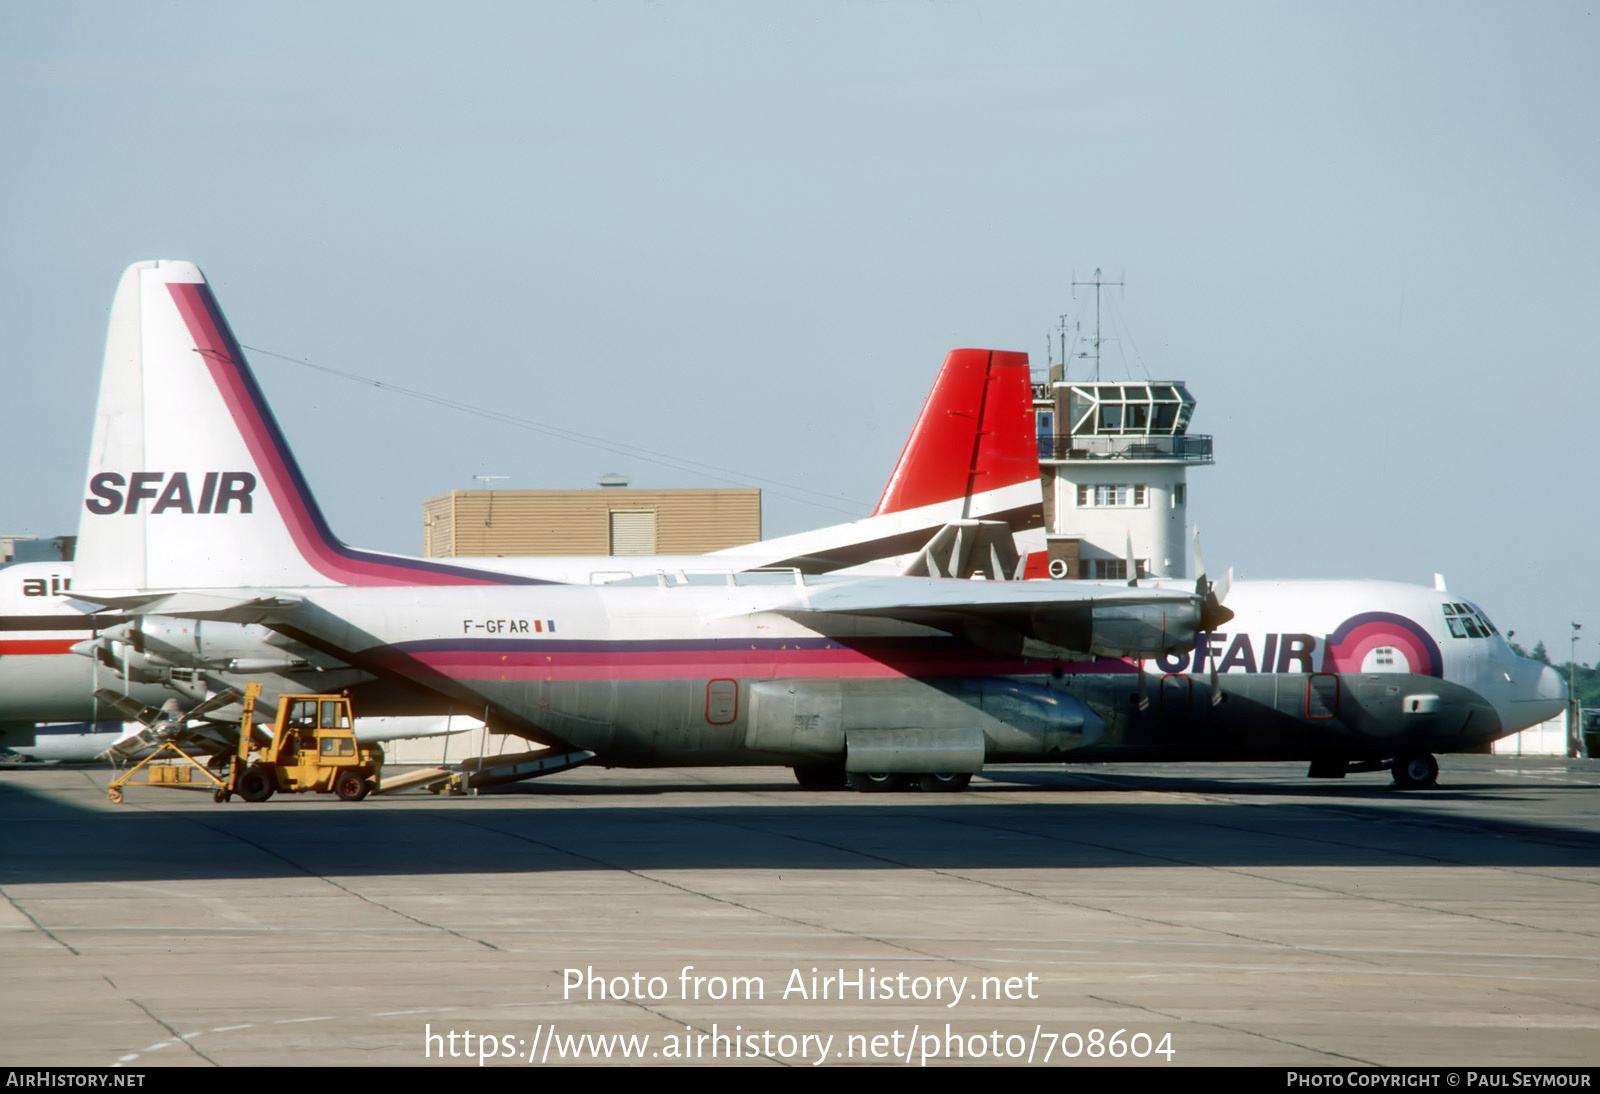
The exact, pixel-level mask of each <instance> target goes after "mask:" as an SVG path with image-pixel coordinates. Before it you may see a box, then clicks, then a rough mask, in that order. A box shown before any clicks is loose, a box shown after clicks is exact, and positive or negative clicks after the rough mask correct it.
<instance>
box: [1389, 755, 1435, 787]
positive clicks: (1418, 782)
mask: <svg viewBox="0 0 1600 1094" xmlns="http://www.w3.org/2000/svg"><path fill="white" fill-rule="evenodd" d="M1389 774H1390V776H1391V777H1392V778H1393V779H1394V784H1395V785H1396V786H1398V787H1399V788H1400V789H1401V790H1426V789H1428V788H1429V787H1432V786H1437V785H1438V783H1439V761H1438V760H1436V759H1434V758H1433V757H1432V756H1431V755H1429V754H1428V753H1426V752H1419V753H1417V754H1416V755H1414V756H1397V757H1395V761H1394V766H1393V767H1391V768H1390V769H1389Z"/></svg>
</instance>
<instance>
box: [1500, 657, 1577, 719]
mask: <svg viewBox="0 0 1600 1094" xmlns="http://www.w3.org/2000/svg"><path fill="white" fill-rule="evenodd" d="M1517 668H1518V670H1520V671H1517V673H1516V676H1517V680H1516V682H1517V684H1518V685H1519V686H1518V687H1516V689H1515V691H1514V692H1513V696H1514V697H1513V699H1512V701H1511V714H1512V720H1514V721H1515V722H1516V724H1517V725H1518V727H1519V728H1522V729H1526V728H1527V727H1529V726H1533V725H1538V724H1539V723H1540V722H1544V721H1548V720H1549V719H1551V718H1554V717H1556V716H1557V715H1558V714H1560V713H1561V712H1562V711H1563V710H1565V709H1566V708H1567V680H1566V677H1564V676H1562V675H1561V674H1560V673H1559V672H1557V671H1556V670H1555V669H1553V668H1551V667H1550V666H1549V665H1546V664H1544V663H1542V662H1539V661H1529V660H1527V659H1525V658H1523V659H1520V664H1519V665H1518V666H1517Z"/></svg>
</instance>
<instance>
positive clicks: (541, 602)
mask: <svg viewBox="0 0 1600 1094" xmlns="http://www.w3.org/2000/svg"><path fill="white" fill-rule="evenodd" d="M977 352H982V351H977ZM994 530H995V529H994V526H993V522H991V523H989V524H985V523H984V522H981V521H978V522H974V521H961V520H953V521H950V522H949V523H947V524H946V525H945V526H944V527H943V528H941V529H940V530H939V531H938V532H936V533H935V534H934V536H933V537H932V538H931V539H929V541H928V542H927V543H926V544H925V545H924V547H923V549H922V550H921V551H920V552H919V553H918V554H917V555H916V557H915V559H914V560H913V561H912V562H911V563H910V564H908V565H907V566H906V567H905V568H904V571H903V572H904V573H907V574H915V573H924V574H934V575H941V574H953V575H960V576H964V575H966V574H968V573H970V572H972V571H973V570H974V569H976V570H980V571H983V572H984V574H985V576H987V577H988V578H990V579H991V580H986V581H976V580H956V579H953V578H951V577H941V576H932V577H918V576H887V577H886V576H876V575H850V574H843V573H834V574H826V575H820V576H819V575H814V574H807V573H805V572H803V568H802V567H800V566H791V567H790V568H788V569H785V570H782V571H778V572H774V571H771V570H745V571H739V570H736V569H732V568H726V569H718V570H716V571H715V572H711V571H708V570H691V569H690V568H689V567H687V566H685V567H682V568H677V569H667V568H662V569H661V570H660V571H659V572H657V573H655V574H650V575H645V576H638V577H633V578H630V579H627V580H624V581H618V582H614V583H612V584H608V585H602V586H595V585H580V584H573V583H566V582H562V581H556V580H551V579H549V578H542V577H537V576H531V575H511V574H508V573H505V572H497V571H496V570H494V569H490V568H487V567H482V566H470V565H465V564H462V563H460V562H453V563H450V564H442V563H437V562H432V561H423V560H416V559H406V558H401V557H398V556H393V555H380V554H376V553H373V552H367V551H358V550H354V549H352V548H349V547H347V546H345V545H344V544H343V543H341V542H339V541H338V540H337V539H335V538H334V537H333V535H332V533H331V531H330V530H329V528H328V525H327V523H326V522H325V520H324V519H323V517H322V515H321V513H320V511H319V510H318V509H317V507H316V504H315V502H314V501H313V500H312V499H311V497H310V494H309V492H308V491H307V489H306V486H305V480H304V478H303V476H302V475H301V473H300V471H299V468H298V467H297V465H296V464H295V462H294V459H293V456H292V455H291V454H290V452H289V451H288V448H287V445H286V444H285V442H284V439H283V436H282V433H281V432H280V431H279V429H278V426H277V424H276V422H275V421H274V420H273V417H272V415H271V412H270V410H269V409H268V408H267V406H266V403H265V401H264V399H263V398H262V396H261V392H260V389H259V388H258V387H257V385H256V383H255V380H254V377H253V376H252V375H251V373H250V370H249V368H248V366H247V365H246V364H245V362H244V359H243V355H242V353H241V352H240V350H239V347H238V345H237V343H236V342H235V340H234V338H233V335H232V334H231V332H229V330H228V328H227V325H226V323H225V322H224V320H223V319H222V316H221V313H220V311H219V310H218V309H217V306H216V303H215V300H214V299H213V297H212V295H211V292H210V289H209V287H208V286H207V285H206V283H205V280H204V278H203V276H202V275H201V274H200V271H199V270H198V269H197V268H196V267H194V266H192V265H189V264H187V263H180V262H160V263H154V262H152V263H142V264H140V265H137V266H135V267H133V268H131V269H130V270H129V271H128V272H127V273H126V274H125V275H124V277H123V280H122V283H121V286H120V287H119V289H118V293H117V298H116V301H115V303H114V305H113V308H112V317H111V329H110V334H109V337H108V341H107V349H106V367H105V372H104V375H103V378H102V384H101V392H100V404H99V411H98V417H97V421H96V426H95V435H94V443H93V449H92V453H91V458H90V467H89V474H88V481H87V485H86V491H85V498H84V509H83V512H82V514H81V522H80V532H79V540H78V545H79V554H78V572H77V580H76V582H75V588H74V593H75V595H76V596H78V597H79V598H82V599H85V600H89V601H92V602H95V603H99V604H102V605H106V606H107V607H108V608H110V609H112V610H114V611H117V612H120V613H124V614H129V615H163V616H171V617H177V618H189V619H210V620H223V621H229V622H235V623H241V624H253V623H259V624H262V625H264V626H266V627H268V628H270V629H271V630H272V631H274V632H275V633H277V634H280V635H283V636H285V637H286V638H288V639H291V640H293V641H294V642H297V643H300V644H303V645H305V646H306V647H308V648H311V649H315V650H317V651H318V652H319V653H321V654H323V655H325V656H328V657H331V658H334V659H336V660H338V661H339V662H340V663H342V664H345V665H348V666H350V667H352V668H355V669H358V670H360V671H362V672H365V673H368V674H370V675H371V676H373V677H374V678H375V679H377V680H381V681H386V682H390V683H394V684H396V685H403V686H404V687H407V688H410V689H413V691H414V692H417V693H421V692H425V693H427V694H428V695H431V696H433V697H434V701H436V702H438V703H440V704H444V705H451V704H454V705H456V706H458V707H462V708H468V709H474V710H477V711H482V712H483V714H484V716H485V718H486V720H487V721H488V722H489V723H490V725H491V727H492V728H494V729H497V730H500V731H503V732H510V733H515V734H519V735H521V736H524V737H527V738H529V739H531V740H534V741H539V742H542V743H545V744H548V745H550V746H551V747H553V748H558V749H564V750H567V751H569V752H581V753H588V754H592V755H593V757H594V758H595V759H596V761H598V762H600V763H604V764H611V765H683V764H783V765H786V766H791V767H793V768H794V769H795V771H796V774H797V776H798V778H799V780H800V782H801V783H802V785H806V786H813V787H825V786H834V785H838V784H839V783H841V782H843V781H845V780H848V781H849V782H850V783H851V784H852V785H854V786H857V787H858V788H861V789H883V788H891V787H898V786H904V785H908V784H910V783H913V782H915V783H917V784H920V785H921V786H923V787H924V788H926V789H930V790H942V789H957V788H960V787H962V786H964V785H966V782H967V781H968V780H969V779H970V777H971V775H972V774H973V773H974V772H976V771H978V770H980V769H981V768H982V767H983V766H984V765H985V764H991V763H1004V762H1024V761H1025V762H1037V761H1043V760H1049V761H1070V760H1075V759H1085V760H1088V759H1095V760H1115V759H1134V758H1137V759H1142V760H1151V759H1163V758H1219V759H1220V758H1229V757H1239V756H1259V757H1262V758H1282V759H1292V758H1300V759H1309V760H1311V761H1312V764H1313V768H1312V770H1313V773H1314V774H1342V773H1343V772H1344V771H1346V770H1350V769H1361V768H1363V767H1377V766H1382V767H1388V768H1390V769H1391V770H1393V771H1394V772H1395V777H1396V780H1397V781H1398V782H1401V783H1402V785H1426V784H1428V783H1430V782H1431V781H1432V778H1433V774H1434V773H1435V772H1436V770H1437V768H1436V766H1435V765H1434V761H1433V758H1432V754H1433V753H1434V752H1437V751H1448V750H1454V749H1467V748H1473V747H1478V746H1480V745H1481V744H1482V743H1484V742H1487V741H1490V740H1493V739H1495V738H1497V737H1499V736H1502V735H1504V734H1506V733H1509V732H1512V731H1514V730H1516V729H1520V728H1522V727H1523V726H1525V725H1531V724H1533V723H1535V722H1537V721H1539V720H1541V719H1542V718H1543V717H1546V716H1548V713H1549V711H1550V709H1551V708H1552V707H1553V708H1554V709H1559V705H1560V701H1561V692H1562V688H1561V686H1560V683H1559V681H1558V680H1557V681H1555V682H1554V683H1552V681H1551V680H1550V679H1548V678H1547V675H1546V673H1545V672H1544V666H1539V665H1534V664H1533V663H1531V662H1523V661H1520V660H1519V659H1517V658H1515V657H1514V656H1513V655H1511V653H1510V651H1509V648H1508V647H1507V646H1506V644H1505V642H1504V641H1503V639H1501V638H1500V637H1499V635H1498V634H1496V633H1494V632H1493V630H1492V628H1490V627H1489V626H1488V624H1487V621H1486V620H1485V619H1483V617H1482V616H1481V613H1478V612H1477V611H1476V609H1475V608H1472V607H1471V605H1470V604H1468V603H1467V602H1465V601H1460V600H1457V599H1454V598H1451V597H1449V596H1448V595H1447V594H1444V593H1442V592H1436V593H1434V594H1433V595H1432V597H1431V598H1429V597H1418V596H1416V595H1415V594H1414V593H1413V592H1406V593H1404V594H1402V593H1398V592H1396V591H1395V590H1396V589H1397V588H1400V589H1404V588H1407V587H1394V586H1382V587H1378V586H1373V585H1369V584H1367V583H1352V584H1349V585H1344V586H1337V587H1336V586H1332V585H1330V586H1327V587H1325V588H1323V589H1321V590H1320V591H1319V590H1317V589H1313V588H1311V587H1309V586H1299V587H1295V588H1292V589H1287V590H1286V591H1285V592H1284V593H1283V594H1282V595H1281V596H1280V597H1279V598H1278V599H1279V600H1281V601H1282V602H1283V604H1284V605H1285V608H1284V611H1283V612H1282V613H1279V617H1278V618H1271V619H1269V618H1266V617H1265V616H1263V617H1259V618H1250V617H1247V616H1246V615H1244V614H1242V613H1241V614H1239V615H1238V616H1237V617H1236V616H1235V611H1234V610H1232V609H1231V606H1229V607H1225V606H1224V605H1223V604H1222V602H1221V601H1222V599H1223V596H1222V592H1221V590H1218V589H1216V588H1214V587H1213V586H1212V583H1211V582H1210V581H1209V580H1208V579H1207V578H1206V577H1205V575H1204V568H1203V566H1201V565H1198V564H1197V567H1196V568H1197V569H1198V570H1200V571H1201V576H1200V578H1199V579H1198V581H1197V582H1196V584H1195V585H1194V586H1193V587H1181V588H1174V587H1164V586H1163V585H1162V584H1161V583H1150V582H1137V581H1135V582H1130V583H1121V582H1088V581H1007V580H995V579H1003V578H1005V577H1007V576H1015V570H1013V569H1012V568H1011V567H1009V566H1007V565H1006V563H1007V562H1009V560H1010V558H1011V557H1014V552H1013V554H1012V555H1010V556H1008V557H1006V558H1002V556H1001V552H1000V550H999V546H998V544H997V543H996V542H995V539H994V538H993V536H992V535H990V536H988V538H987V539H986V538H985V537H986V534H987V533H992V532H993V531H994ZM980 542H986V543H987V558H988V560H989V563H990V564H989V565H988V566H984V565H982V561H983V558H984V557H985V556H984V555H983V553H982V552H981V551H976V550H974V547H975V545H976V544H978V543H980ZM946 552H948V554H947V553H946ZM975 556H976V562H977V565H973V562H974V558H975ZM697 562H698V563H699V564H701V565H703V566H711V565H715V560H712V559H701V560H697ZM1008 571H1009V574H1008ZM1229 595H1231V596H1234V597H1235V599H1238V600H1240V601H1241V602H1251V601H1252V600H1253V599H1254V598H1255V597H1256V596H1257V595H1258V594H1257V592H1256V591H1255V590H1249V591H1247V590H1246V588H1245V583H1239V584H1237V585H1235V586H1234V593H1233V594H1229ZM1260 595H1265V596H1266V598H1267V600H1268V601H1269V602H1274V601H1273V596H1274V594H1273V593H1272V591H1271V590H1270V588H1269V589H1267V590H1266V591H1265V592H1264V593H1262V594H1260ZM1364 600H1365V601H1368V602H1365V603H1364V602H1363V601H1364ZM1274 603H1275V602H1274ZM1296 604H1298V605H1299V607H1298V609H1297V608H1295V607H1294V605H1296ZM1447 608H1448V612H1449V614H1446V609H1447ZM1274 610H1276V609H1274ZM1297 611H1298V614H1296V612H1297ZM1463 612H1465V613H1467V614H1466V615H1463V614H1462V613H1463ZM1335 616H1338V619H1337V620H1336V619H1335V618H1334V617H1335ZM1435 616H1437V618H1435ZM1450 619H1454V620H1455V624H1454V626H1459V627H1460V628H1461V630H1462V631H1463V632H1464V633H1463V637H1462V638H1461V639H1459V640H1458V639H1454V637H1453V629H1452V624H1451V623H1449V622H1447V620H1450ZM1468 620H1470V623H1469V622H1468ZM1474 631H1478V632H1481V633H1474ZM1225 634H1226V635H1230V636H1231V638H1230V639H1228V640H1225V639H1224V635H1225ZM1440 634H1448V635H1451V638H1450V639H1446V640H1441V639H1440V638H1439V637H1438V636H1439V635H1440ZM1441 641H1443V642H1444V645H1445V646H1446V647H1448V649H1445V648H1441ZM1452 641H1455V642H1460V643H1468V644H1469V645H1450V642H1452ZM1385 651H1386V652H1385ZM1435 655H1437V656H1435ZM1163 658H1164V659H1166V661H1165V662H1163V661H1162V659H1163ZM1180 658H1181V665H1180ZM1369 658H1370V665H1369ZM1402 665H1403V669H1402ZM1252 669H1253V671H1252ZM1384 669H1387V670H1388V671H1383V670H1384ZM1369 670H1370V671H1369ZM1492 677H1498V678H1503V686H1502V685H1494V686H1493V687H1491V686H1490V685H1491V684H1492V683H1493V681H1492Z"/></svg>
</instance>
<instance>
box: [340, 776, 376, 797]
mask: <svg viewBox="0 0 1600 1094" xmlns="http://www.w3.org/2000/svg"><path fill="white" fill-rule="evenodd" d="M333 792H334V793H335V794H337V795H339V798H340V800H341V801H347V802H358V801H360V800H361V799H362V798H364V797H366V796H367V795H368V794H370V793H372V784H371V783H369V782H368V781H367V780H366V777H365V776H364V775H362V774H361V773H360V772H359V771H347V772H345V773H344V774H343V775H340V776H339V777H338V778H337V779H335V780H334V783H333Z"/></svg>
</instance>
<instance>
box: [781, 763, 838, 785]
mask: <svg viewBox="0 0 1600 1094" xmlns="http://www.w3.org/2000/svg"><path fill="white" fill-rule="evenodd" d="M794 781H795V782H797V783H799V784H800V789H801V790H843V789H844V788H845V775H844V768H842V767H838V766H835V765H833V764H800V765H798V766H796V767H795V769H794Z"/></svg>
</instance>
